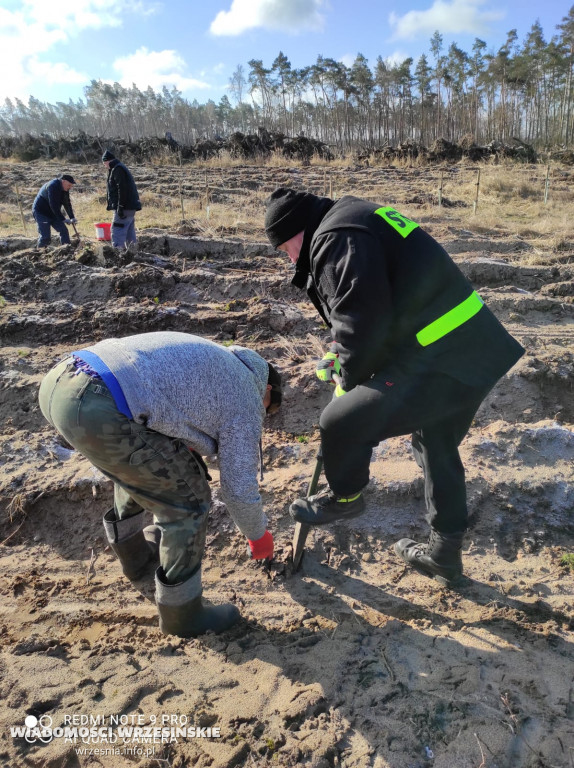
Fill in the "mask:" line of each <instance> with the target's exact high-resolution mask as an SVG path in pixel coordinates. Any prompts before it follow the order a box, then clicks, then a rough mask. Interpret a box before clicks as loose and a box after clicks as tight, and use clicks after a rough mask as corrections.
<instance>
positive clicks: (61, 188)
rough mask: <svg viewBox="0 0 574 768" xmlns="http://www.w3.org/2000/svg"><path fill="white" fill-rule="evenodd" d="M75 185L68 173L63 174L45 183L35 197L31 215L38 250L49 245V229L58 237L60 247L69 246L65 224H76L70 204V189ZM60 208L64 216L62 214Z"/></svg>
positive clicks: (68, 235)
mask: <svg viewBox="0 0 574 768" xmlns="http://www.w3.org/2000/svg"><path fill="white" fill-rule="evenodd" d="M75 183H76V182H75V181H74V179H73V177H72V176H70V174H69V173H63V174H62V175H61V176H59V177H58V178H57V179H52V181H48V182H46V184H44V186H43V187H42V188H41V189H40V191H39V192H38V194H37V195H36V198H35V200H34V204H33V206H32V214H33V216H34V219H35V221H36V225H37V227H38V248H45V247H46V246H48V245H50V242H51V232H50V229H51V228H53V229H55V230H56V232H57V233H58V234H59V235H60V243H61V244H62V245H69V243H70V233H69V232H68V228H67V227H66V224H75V223H76V219H75V217H74V211H73V209H72V203H71V202H70V189H71V188H72V187H73V185H74V184H75ZM62 207H63V208H64V210H65V212H66V216H64V215H63V213H62Z"/></svg>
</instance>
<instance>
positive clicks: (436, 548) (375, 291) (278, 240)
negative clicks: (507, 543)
mask: <svg viewBox="0 0 574 768" xmlns="http://www.w3.org/2000/svg"><path fill="white" fill-rule="evenodd" d="M265 227H266V232H267V235H268V237H269V240H270V241H271V244H272V245H273V246H274V247H276V248H278V249H279V250H281V251H284V252H285V253H286V254H287V255H288V256H289V258H290V260H291V261H292V262H293V263H294V264H295V276H294V278H293V284H294V285H295V286H297V287H298V288H306V289H307V293H308V295H309V298H310V299H311V301H312V302H313V304H314V305H315V307H316V308H317V310H318V311H319V313H320V315H321V316H322V318H323V319H324V320H325V322H326V323H327V325H328V326H329V327H330V328H331V334H332V339H333V342H332V344H331V347H330V350H329V352H327V354H326V355H325V356H324V358H323V359H322V360H321V361H320V363H319V364H318V368H317V375H318V377H319V378H320V379H322V380H324V381H329V380H331V379H332V376H333V373H337V374H339V376H340V384H339V385H338V386H337V389H336V392H335V394H337V395H341V396H340V397H335V398H333V400H332V401H331V402H330V403H329V405H328V406H327V407H326V408H325V410H324V411H323V413H322V414H321V418H320V431H321V446H322V451H323V459H324V467H325V475H326V478H327V481H328V484H329V490H328V491H327V492H324V493H319V494H317V495H316V496H314V497H311V498H310V499H298V500H297V501H295V502H294V503H293V504H292V505H291V514H292V516H293V517H294V519H295V520H297V521H300V522H304V523H308V524H310V525H324V524H328V523H330V522H332V521H335V520H343V519H346V518H351V517H354V516H355V515H359V514H360V513H361V512H363V510H364V508H365V502H364V499H363V489H364V488H365V486H366V485H367V483H368V480H369V462H370V460H371V454H372V451H373V448H374V447H375V446H377V445H378V444H379V443H380V442H381V441H382V440H385V439H387V438H389V437H394V436H397V435H405V434H412V448H413V452H414V457H415V459H416V461H417V464H418V465H419V466H420V467H421V469H422V470H423V473H424V482H425V500H426V506H427V521H428V522H429V523H430V527H431V531H430V537H429V539H428V541H427V542H425V543H418V542H416V541H413V540H412V539H401V540H400V541H399V542H397V543H396V544H395V551H396V553H397V554H398V555H399V556H400V557H401V558H402V559H403V560H404V561H405V562H406V563H408V564H409V565H411V566H413V567H415V568H417V569H418V570H419V571H422V572H423V573H425V574H427V575H430V576H432V577H434V578H436V579H437V580H438V581H440V582H441V583H443V584H444V583H449V582H452V581H456V580H457V579H458V577H460V576H461V575H462V558H461V549H462V540H463V534H464V532H465V530H466V528H467V523H468V512H467V504H466V487H465V477H464V468H463V465H462V462H461V459H460V456H459V452H458V446H459V444H460V442H461V441H462V439H463V437H464V436H465V435H466V433H467V431H468V429H469V427H470V424H471V422H472V420H473V417H474V415H475V413H476V411H477V409H478V407H479V406H480V404H481V402H482V401H483V400H484V398H485V397H486V395H487V394H488V392H489V391H490V390H491V389H492V387H493V386H494V384H495V383H496V382H497V381H498V379H499V378H500V377H501V376H503V375H504V374H505V373H506V372H507V371H508V370H509V369H510V368H511V367H512V366H513V365H514V364H515V363H516V361H517V360H518V359H519V358H520V357H521V356H522V355H523V353H524V350H523V348H522V347H521V346H520V344H519V343H518V342H517V341H516V340H515V339H514V338H513V337H512V336H510V335H509V334H508V333H507V331H506V330H505V329H504V328H503V327H502V325H501V324H500V323H499V321H498V320H497V319H496V317H495V316H494V315H493V314H492V312H491V311H490V310H489V309H488V308H487V307H486V306H485V305H484V302H483V301H482V299H481V298H480V296H479V295H478V294H477V293H476V292H475V291H474V290H473V288H472V286H471V285H470V283H469V282H468V281H467V279H466V278H465V277H464V275H463V274H462V272H461V271H460V270H459V268H458V267H457V266H456V264H455V263H454V261H453V260H452V259H451V258H450V256H449V255H448V253H447V252H446V251H445V250H444V248H442V247H441V246H440V245H439V243H437V242H436V241H435V240H434V239H433V238H432V237H431V236H430V235H428V234H427V233H426V232H425V231H424V230H423V229H422V228H421V227H420V226H419V225H418V224H417V223H416V222H415V221H412V220H411V219H410V218H408V217H407V216H405V215H403V214H402V213H400V212H398V211H397V210H395V208H393V207H391V206H380V205H377V204H375V203H371V202H367V201H365V200H361V199H359V198H357V197H351V196H346V197H342V198H341V199H340V200H337V202H335V201H333V200H330V199H329V198H326V197H317V196H316V195H313V194H309V193H305V192H297V191H295V190H292V189H287V188H284V187H281V188H279V189H276V190H275V191H274V192H273V193H272V195H271V196H270V198H269V199H268V201H267V210H266V216H265Z"/></svg>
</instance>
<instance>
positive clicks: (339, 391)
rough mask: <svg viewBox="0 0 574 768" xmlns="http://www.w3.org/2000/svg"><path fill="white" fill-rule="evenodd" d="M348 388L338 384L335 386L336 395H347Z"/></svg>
mask: <svg viewBox="0 0 574 768" xmlns="http://www.w3.org/2000/svg"><path fill="white" fill-rule="evenodd" d="M346 394H347V392H346V390H344V389H343V387H342V386H341V385H340V384H337V386H336V387H335V397H341V396H342V395H346Z"/></svg>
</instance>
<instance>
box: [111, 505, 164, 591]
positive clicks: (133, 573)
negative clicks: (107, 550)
mask: <svg viewBox="0 0 574 768" xmlns="http://www.w3.org/2000/svg"><path fill="white" fill-rule="evenodd" d="M143 524H144V513H143V511H142V512H138V514H137V515H133V516H132V517H126V518H124V519H123V520H119V519H118V518H117V516H116V510H115V509H114V507H112V508H111V509H108V511H107V512H106V514H105V515H104V528H105V531H106V536H107V538H108V544H109V545H110V547H111V548H112V549H113V551H114V552H115V554H116V557H117V558H118V560H119V561H120V563H121V566H122V570H123V572H124V575H125V576H127V577H128V579H130V580H131V581H136V580H137V579H140V578H141V577H142V576H144V575H145V572H146V570H147V568H148V566H149V564H150V563H151V562H152V561H153V560H155V559H156V558H157V551H156V552H155V553H154V551H153V549H152V547H151V546H150V545H149V544H148V542H147V540H146V537H145V536H144V532H143Z"/></svg>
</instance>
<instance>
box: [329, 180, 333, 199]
mask: <svg viewBox="0 0 574 768" xmlns="http://www.w3.org/2000/svg"><path fill="white" fill-rule="evenodd" d="M329 197H330V198H331V200H332V199H333V179H332V178H331V174H329Z"/></svg>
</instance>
